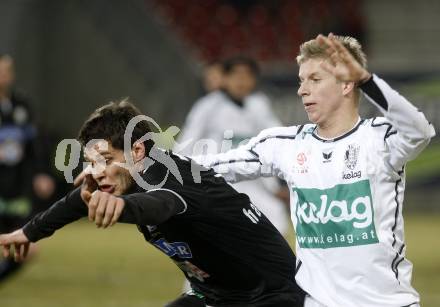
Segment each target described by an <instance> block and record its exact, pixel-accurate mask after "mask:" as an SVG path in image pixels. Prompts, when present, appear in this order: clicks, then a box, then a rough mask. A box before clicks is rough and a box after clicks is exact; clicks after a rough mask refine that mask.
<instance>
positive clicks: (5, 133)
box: [0, 55, 55, 284]
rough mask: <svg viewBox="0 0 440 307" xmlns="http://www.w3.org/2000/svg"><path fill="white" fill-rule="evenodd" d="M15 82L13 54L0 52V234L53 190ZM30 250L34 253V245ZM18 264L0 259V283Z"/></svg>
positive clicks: (26, 216)
mask: <svg viewBox="0 0 440 307" xmlns="http://www.w3.org/2000/svg"><path fill="white" fill-rule="evenodd" d="M14 81H15V70H14V61H13V59H12V57H10V56H9V55H0V233H4V232H8V231H12V230H14V229H17V228H19V227H21V226H22V225H23V224H24V223H25V222H27V220H28V219H29V218H30V217H31V216H32V215H33V214H34V213H36V212H38V211H39V210H40V209H43V208H38V207H35V206H33V205H34V204H35V203H39V204H41V203H42V202H44V201H47V200H49V199H50V198H51V196H52V195H53V193H54V191H55V182H54V180H53V178H52V177H51V176H50V175H48V174H47V173H46V171H47V163H44V161H45V159H44V157H43V155H44V153H43V152H44V148H43V147H42V146H40V145H42V144H39V142H38V141H37V134H36V132H37V131H36V127H35V125H34V123H33V118H32V114H31V111H30V109H29V104H28V101H27V99H26V98H25V97H23V96H22V95H20V94H18V93H17V92H16V91H15V90H13V85H14ZM30 252H31V254H33V253H35V246H31V249H30ZM21 266H22V264H20V263H16V262H14V261H13V260H12V259H2V260H1V261H0V284H1V283H3V282H4V281H5V280H6V279H7V278H8V277H9V276H10V275H11V274H13V273H14V272H16V271H17V270H19V269H20V268H21Z"/></svg>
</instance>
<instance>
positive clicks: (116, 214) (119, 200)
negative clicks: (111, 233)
mask: <svg viewBox="0 0 440 307" xmlns="http://www.w3.org/2000/svg"><path fill="white" fill-rule="evenodd" d="M124 207H125V201H124V200H123V199H122V198H119V197H117V198H116V207H115V212H114V214H113V218H112V220H111V223H110V226H113V225H114V224H116V222H117V221H118V220H119V217H120V216H121V214H122V210H123V209H124Z"/></svg>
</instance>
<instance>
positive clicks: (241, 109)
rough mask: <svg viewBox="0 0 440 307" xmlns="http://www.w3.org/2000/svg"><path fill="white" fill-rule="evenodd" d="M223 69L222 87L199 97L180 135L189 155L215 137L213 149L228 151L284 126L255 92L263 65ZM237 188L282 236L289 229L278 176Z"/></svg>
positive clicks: (236, 62) (246, 62) (232, 63)
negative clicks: (252, 138)
mask: <svg viewBox="0 0 440 307" xmlns="http://www.w3.org/2000/svg"><path fill="white" fill-rule="evenodd" d="M222 70H223V78H222V82H218V84H220V89H219V90H216V91H212V92H210V93H208V94H207V95H206V96H204V97H202V98H200V99H199V100H198V101H197V102H196V103H195V104H194V106H193V108H192V109H191V111H190V113H189V114H188V117H187V119H186V122H185V125H184V126H183V128H182V131H181V133H180V135H179V137H178V139H177V143H178V144H177V146H176V148H175V149H176V151H177V152H178V153H180V154H184V155H188V156H191V155H197V154H199V153H198V152H197V151H198V150H199V148H198V147H199V145H198V144H201V143H198V141H199V140H202V142H203V140H208V142H209V141H210V140H212V141H214V143H211V144H209V145H211V146H208V147H211V148H208V150H209V151H211V152H224V151H227V150H228V149H230V148H235V147H237V146H238V145H239V144H241V143H243V142H247V140H249V139H250V138H251V137H252V136H254V135H257V134H258V132H259V131H261V129H266V128H270V127H276V126H281V122H280V121H279V120H278V118H277V117H276V116H275V114H274V113H273V112H272V109H271V105H270V101H269V99H268V97H267V96H266V95H264V94H263V93H261V92H256V88H257V82H258V76H259V67H258V65H257V63H256V62H255V61H254V60H253V59H250V58H247V57H233V58H230V59H227V60H226V61H225V62H224V63H223V69H222ZM218 71H220V69H218ZM206 79H209V78H205V80H206ZM205 84H206V83H205ZM207 90H209V88H207ZM212 145H214V146H212ZM233 187H234V188H235V189H236V190H237V191H239V192H241V193H246V194H248V195H249V197H250V199H251V200H252V202H253V203H254V204H255V205H256V206H257V207H258V208H259V209H260V210H261V211H262V212H263V213H264V214H265V215H266V216H267V217H268V218H269V220H270V221H271V222H272V224H274V226H275V227H276V228H277V229H278V231H279V232H281V234H283V235H285V234H286V233H287V231H288V227H289V222H288V213H287V210H286V205H285V204H284V203H283V200H282V199H280V197H279V196H281V195H285V192H284V189H285V188H284V187H281V185H280V184H279V183H278V181H277V179H275V178H261V179H258V180H254V181H248V182H241V183H238V184H233ZM284 199H285V197H284Z"/></svg>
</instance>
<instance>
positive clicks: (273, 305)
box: [165, 293, 305, 307]
mask: <svg viewBox="0 0 440 307" xmlns="http://www.w3.org/2000/svg"><path fill="white" fill-rule="evenodd" d="M304 297H305V293H299V294H298V295H295V296H292V295H291V294H290V293H289V294H287V293H286V294H284V293H280V294H277V295H273V296H272V295H270V296H267V297H265V298H264V299H262V300H261V301H259V302H255V303H252V304H246V303H236V304H220V305H215V304H214V305H207V304H206V301H205V299H204V298H199V297H197V296H195V295H189V294H183V295H182V296H180V297H179V298H177V299H176V300H174V301H172V302H170V303H168V304H166V305H165V307H207V306H212V307H217V306H218V307H303V306H304Z"/></svg>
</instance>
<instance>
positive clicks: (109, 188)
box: [99, 184, 115, 194]
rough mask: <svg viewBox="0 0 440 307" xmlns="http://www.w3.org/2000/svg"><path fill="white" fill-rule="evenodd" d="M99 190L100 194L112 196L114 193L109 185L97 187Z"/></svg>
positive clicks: (113, 187)
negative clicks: (105, 193)
mask: <svg viewBox="0 0 440 307" xmlns="http://www.w3.org/2000/svg"><path fill="white" fill-rule="evenodd" d="M99 189H100V190H101V191H102V192H107V193H110V194H113V192H114V191H115V186H113V185H110V184H103V185H100V186H99Z"/></svg>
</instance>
